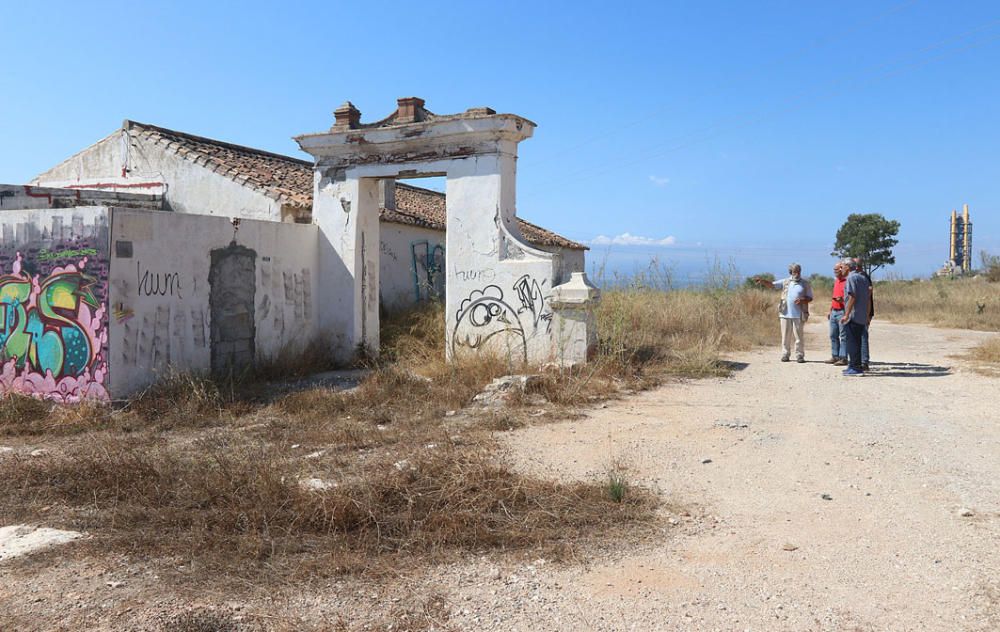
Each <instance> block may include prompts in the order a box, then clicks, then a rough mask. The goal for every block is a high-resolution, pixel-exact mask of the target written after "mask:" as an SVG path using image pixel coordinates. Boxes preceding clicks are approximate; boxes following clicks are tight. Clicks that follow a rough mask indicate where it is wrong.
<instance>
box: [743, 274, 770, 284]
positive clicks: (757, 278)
mask: <svg viewBox="0 0 1000 632" xmlns="http://www.w3.org/2000/svg"><path fill="white" fill-rule="evenodd" d="M765 282H766V283H774V275H773V274H771V273H770V272H761V273H760V274H755V275H753V276H750V277H747V280H746V282H744V284H743V286H744V287H748V288H755V287H760V286H761V285H762V284H763V283H765Z"/></svg>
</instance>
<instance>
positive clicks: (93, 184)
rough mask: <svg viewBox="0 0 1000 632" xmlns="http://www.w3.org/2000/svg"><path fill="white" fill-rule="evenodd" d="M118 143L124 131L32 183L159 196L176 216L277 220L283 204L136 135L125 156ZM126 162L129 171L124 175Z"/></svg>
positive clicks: (122, 144)
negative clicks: (217, 216) (183, 214)
mask: <svg viewBox="0 0 1000 632" xmlns="http://www.w3.org/2000/svg"><path fill="white" fill-rule="evenodd" d="M122 139H123V134H122V132H121V131H118V132H115V133H114V134H112V135H110V136H108V137H106V138H104V139H103V140H101V141H99V142H97V143H95V144H94V145H91V146H90V147H88V148H86V149H84V150H83V151H81V152H79V153H78V154H76V155H74V156H72V157H70V158H68V159H67V160H65V161H63V162H62V163H60V164H58V165H56V166H55V167H53V168H52V169H49V170H48V171H46V172H45V173H42V174H40V175H38V176H36V177H35V179H34V180H33V181H32V183H33V184H36V185H39V186H47V187H69V188H80V187H88V188H96V189H104V190H113V191H132V192H148V193H159V194H162V195H163V197H164V201H165V206H166V208H167V209H169V210H172V211H175V212H177V213H189V214H194V215H219V216H223V217H241V218H245V219H257V220H270V221H281V219H282V218H281V204H280V203H279V202H277V201H276V200H272V199H271V198H269V197H267V196H266V195H263V194H261V193H259V192H257V191H254V190H253V189H250V188H248V187H245V186H243V185H241V184H239V183H237V182H234V181H233V180H230V179H229V178H227V177H225V176H223V175H220V174H218V173H215V172H214V171H212V170H210V169H208V168H207V167H205V166H204V165H200V164H197V163H195V162H192V161H190V160H187V159H185V158H183V157H181V156H179V155H177V154H175V153H173V152H171V151H168V150H167V149H166V148H165V147H164V146H162V145H159V144H156V143H150V142H145V141H143V140H142V139H141V138H138V137H132V138H131V139H130V141H129V143H130V144H129V149H128V155H127V156H126V153H125V144H124V141H123V140H122ZM126 161H127V163H128V165H129V173H128V175H127V177H122V168H123V166H124V165H125V164H126Z"/></svg>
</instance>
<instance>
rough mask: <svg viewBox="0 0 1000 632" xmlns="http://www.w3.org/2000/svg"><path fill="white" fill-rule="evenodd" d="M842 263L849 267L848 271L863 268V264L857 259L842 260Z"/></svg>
mask: <svg viewBox="0 0 1000 632" xmlns="http://www.w3.org/2000/svg"><path fill="white" fill-rule="evenodd" d="M840 263H842V264H844V265H845V266H847V269H848V270H857V269H858V268H860V267H861V263H860V262H859V261H858V260H857V259H851V258H850V257H847V258H846V259H842V260H841V261H840Z"/></svg>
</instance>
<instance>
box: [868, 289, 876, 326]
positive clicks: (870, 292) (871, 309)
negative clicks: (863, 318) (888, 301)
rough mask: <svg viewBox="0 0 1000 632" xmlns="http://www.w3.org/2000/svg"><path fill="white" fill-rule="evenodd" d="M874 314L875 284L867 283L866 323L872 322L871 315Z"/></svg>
mask: <svg viewBox="0 0 1000 632" xmlns="http://www.w3.org/2000/svg"><path fill="white" fill-rule="evenodd" d="M874 315H875V286H874V285H872V284H870V283H869V284H868V324H869V325H871V324H872V316H874Z"/></svg>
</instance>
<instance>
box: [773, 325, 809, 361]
mask: <svg viewBox="0 0 1000 632" xmlns="http://www.w3.org/2000/svg"><path fill="white" fill-rule="evenodd" d="M778 320H780V321H781V348H782V350H783V352H782V355H783V357H786V358H787V357H790V356H791V355H792V338H793V337H794V338H795V359H796V360H797V359H799V358H804V357H805V354H806V349H805V343H804V342H803V338H802V319H801V318H779V319H778Z"/></svg>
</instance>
